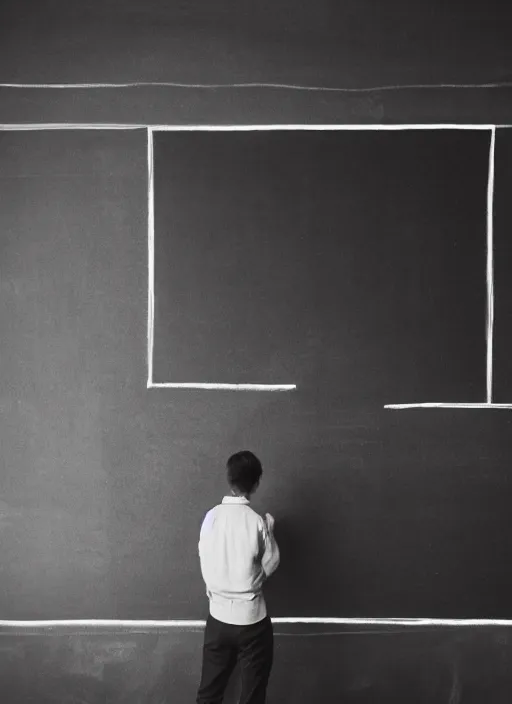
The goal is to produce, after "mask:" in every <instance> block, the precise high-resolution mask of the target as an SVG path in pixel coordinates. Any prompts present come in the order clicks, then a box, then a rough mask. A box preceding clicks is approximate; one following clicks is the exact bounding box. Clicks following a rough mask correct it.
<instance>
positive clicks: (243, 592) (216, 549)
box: [198, 496, 280, 625]
mask: <svg viewBox="0 0 512 704" xmlns="http://www.w3.org/2000/svg"><path fill="white" fill-rule="evenodd" d="M198 547H199V558H200V562H201V573H202V575H203V579H204V581H205V584H206V593H207V595H208V598H209V601H210V613H211V615H212V616H213V617H214V618H216V619H217V620H218V621H223V622H224V623H233V624H236V625H249V624H251V623H257V622H258V621H261V619H263V618H265V616H266V615H267V608H266V604H265V599H264V597H263V592H262V586H263V582H264V581H265V579H267V578H268V577H270V575H271V574H272V573H273V572H275V570H276V569H277V567H278V565H279V559H280V556H279V548H278V546H277V543H276V541H275V538H274V536H273V533H272V532H270V531H269V530H268V528H267V524H266V522H265V520H264V519H263V518H262V517H261V516H260V515H259V514H258V513H256V511H254V510H253V509H252V508H251V507H250V502H249V500H248V499H246V498H245V497H243V496H225V497H224V498H223V500H222V503H221V504H219V505H218V506H215V507H214V508H212V509H211V510H210V511H208V513H207V514H206V516H205V518H204V521H203V524H202V526H201V533H200V537H199V546H198Z"/></svg>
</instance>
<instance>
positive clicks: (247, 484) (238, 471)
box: [227, 450, 263, 494]
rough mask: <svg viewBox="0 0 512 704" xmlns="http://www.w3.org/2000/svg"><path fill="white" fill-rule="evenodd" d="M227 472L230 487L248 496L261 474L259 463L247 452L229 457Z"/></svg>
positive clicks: (243, 451)
mask: <svg viewBox="0 0 512 704" xmlns="http://www.w3.org/2000/svg"><path fill="white" fill-rule="evenodd" d="M227 470H228V482H229V484H230V486H232V487H234V488H236V489H238V490H239V491H240V492H243V493H244V494H250V493H251V492H252V491H253V489H254V488H255V486H256V485H257V484H258V482H259V481H260V479H261V475H262V474H263V469H262V466H261V462H260V461H259V459H258V458H257V457H256V455H255V454H253V453H252V452H250V451H249V450H242V451H241V452H236V453H235V454H234V455H231V457H230V458H229V459H228V461H227Z"/></svg>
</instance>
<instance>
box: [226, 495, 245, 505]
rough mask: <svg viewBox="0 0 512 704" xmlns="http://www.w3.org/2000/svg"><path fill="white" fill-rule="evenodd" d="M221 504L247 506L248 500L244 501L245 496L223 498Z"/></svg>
mask: <svg viewBox="0 0 512 704" xmlns="http://www.w3.org/2000/svg"><path fill="white" fill-rule="evenodd" d="M222 503H223V504H248V503H249V499H246V498H245V496H225V497H224V498H223V499H222Z"/></svg>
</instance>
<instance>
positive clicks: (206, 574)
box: [197, 511, 215, 595]
mask: <svg viewBox="0 0 512 704" xmlns="http://www.w3.org/2000/svg"><path fill="white" fill-rule="evenodd" d="M214 522H215V516H214V513H213V511H208V513H207V514H206V516H205V518H204V521H203V523H202V525H201V532H200V534H199V543H198V546H197V547H198V552H199V561H200V564H201V574H202V576H203V580H204V583H205V585H206V593H207V594H208V595H209V590H208V584H209V583H210V580H211V575H212V567H213V564H212V560H214V556H213V555H212V550H211V546H210V545H209V542H210V541H209V538H210V537H211V531H212V528H213V524H214Z"/></svg>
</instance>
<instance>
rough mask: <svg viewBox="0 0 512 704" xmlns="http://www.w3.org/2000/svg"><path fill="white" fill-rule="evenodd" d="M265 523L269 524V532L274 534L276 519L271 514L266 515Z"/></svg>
mask: <svg viewBox="0 0 512 704" xmlns="http://www.w3.org/2000/svg"><path fill="white" fill-rule="evenodd" d="M265 521H266V523H267V528H268V530H269V532H270V533H272V532H273V530H274V523H275V520H274V517H273V516H271V515H270V513H266V514H265Z"/></svg>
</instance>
